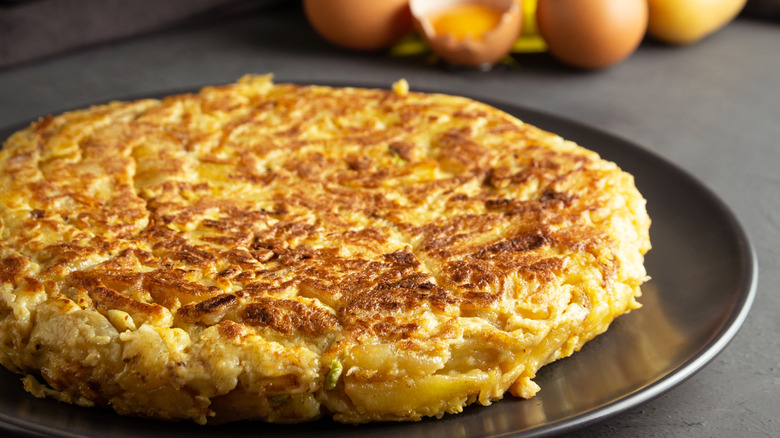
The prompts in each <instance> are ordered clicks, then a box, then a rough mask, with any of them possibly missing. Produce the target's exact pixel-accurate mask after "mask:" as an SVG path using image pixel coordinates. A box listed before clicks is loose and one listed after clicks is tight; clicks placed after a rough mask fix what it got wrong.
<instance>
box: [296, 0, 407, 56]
mask: <svg viewBox="0 0 780 438" xmlns="http://www.w3.org/2000/svg"><path fill="white" fill-rule="evenodd" d="M303 8H304V11H305V13H306V17H307V18H308V20H309V23H310V24H311V25H312V27H313V28H314V30H316V31H317V33H319V34H320V35H321V36H322V37H323V38H325V39H326V40H328V41H330V42H331V43H333V44H336V45H338V46H341V47H345V48H348V49H353V50H366V51H370V50H380V49H385V48H388V47H390V46H392V45H393V44H395V43H396V42H398V41H399V40H400V39H401V38H402V37H403V36H404V35H406V34H407V33H409V32H410V31H411V29H412V18H411V14H410V12H409V0H303Z"/></svg>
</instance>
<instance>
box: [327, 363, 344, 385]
mask: <svg viewBox="0 0 780 438" xmlns="http://www.w3.org/2000/svg"><path fill="white" fill-rule="evenodd" d="M342 370H344V367H343V366H342V365H341V362H339V361H337V360H336V359H333V362H331V363H330V372H329V373H328V377H327V378H326V380H325V389H333V388H335V387H336V383H337V382H338V381H339V377H340V376H341V371H342Z"/></svg>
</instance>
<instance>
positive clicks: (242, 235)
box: [0, 75, 650, 423]
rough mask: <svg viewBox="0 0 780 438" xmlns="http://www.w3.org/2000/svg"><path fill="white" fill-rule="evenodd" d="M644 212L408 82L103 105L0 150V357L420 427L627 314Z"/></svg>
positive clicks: (628, 194)
mask: <svg viewBox="0 0 780 438" xmlns="http://www.w3.org/2000/svg"><path fill="white" fill-rule="evenodd" d="M649 226H650V219H649V218H648V216H647V213H646V210H645V200H644V199H643V197H642V196H641V194H640V193H639V192H638V191H637V189H636V187H635V185H634V181H633V177H632V176H631V175H630V174H628V173H626V172H624V171H622V170H621V169H619V168H618V166H617V165H615V164H614V163H611V162H608V161H606V160H603V159H601V158H600V157H599V156H598V155H597V154H596V153H595V152H592V151H589V150H586V149H584V148H582V147H580V146H578V145H576V144H574V143H573V142H571V141H567V140H565V139H563V138H561V137H559V136H557V135H555V134H552V133H549V132H545V131H543V130H541V129H538V128H536V127H534V126H532V125H529V124H526V123H523V122H522V121H520V120H518V119H516V118H515V117H513V116H511V115H509V114H506V113H504V112H502V111H499V110H497V109H495V108H493V107H491V106H488V105H486V104H483V103H479V102H476V101H474V100H471V99H467V98H463V97H456V96H448V95H442V94H427V93H418V92H410V91H409V90H408V85H407V84H406V83H405V82H404V81H399V82H398V83H397V84H395V85H394V87H393V89H392V90H378V89H363V88H334V87H325V86H304V85H295V84H276V83H274V82H273V80H272V78H271V77H270V76H269V75H266V76H246V77H244V78H242V79H241V80H240V81H238V82H237V83H234V84H230V85H225V86H214V87H206V88H203V89H202V90H200V91H199V92H197V93H191V94H181V95H175V96H170V97H167V98H164V99H161V100H156V99H144V100H138V101H132V102H111V103H108V104H104V105H97V106H93V107H90V108H87V109H83V110H77V111H71V112H67V113H65V114H61V115H57V116H49V117H45V118H42V119H40V120H38V121H36V122H34V123H32V124H31V125H30V126H29V127H28V128H27V129H24V130H22V131H19V132H17V133H15V134H14V135H12V136H11V137H10V138H9V139H7V140H6V141H5V143H4V146H3V149H2V151H0V363H2V365H4V366H5V367H6V368H8V369H9V370H12V371H14V372H17V373H20V374H22V375H23V376H24V377H23V383H24V386H25V388H26V389H27V390H28V391H30V392H31V393H32V394H34V395H35V396H39V397H43V396H49V397H55V398H57V399H59V400H62V401H65V402H69V403H76V404H80V405H85V406H90V405H100V406H108V407H110V408H112V409H114V410H115V411H116V412H118V413H119V414H123V415H133V416H143V417H152V418H159V419H170V420H178V419H189V420H193V421H195V422H197V423H207V422H208V423H220V422H228V421H234V420H242V419H259V420H264V421H273V422H297V421H307V420H312V419H316V418H319V417H321V416H323V415H324V416H332V417H333V418H334V419H335V420H336V421H340V422H347V423H360V422H369V421H388V420H389V421H395V420H418V419H420V418H422V417H427V416H434V417H440V416H442V415H444V414H445V413H457V412H460V411H461V410H462V409H463V407H464V406H466V405H468V404H470V403H480V404H483V405H487V404H490V403H491V402H493V401H495V400H497V399H500V398H502V397H503V395H504V394H505V393H506V392H507V391H508V392H510V393H511V394H513V395H515V396H519V397H526V398H529V397H532V396H533V395H534V394H535V393H536V392H537V391H538V389H539V387H538V386H537V385H536V384H535V383H534V382H533V380H532V379H533V378H534V376H535V375H536V372H537V371H538V370H539V368H540V367H542V366H543V365H545V364H547V363H549V362H551V361H554V360H556V359H559V358H562V357H566V356H569V355H571V354H572V353H573V352H574V351H576V350H578V349H579V348H580V347H582V345H583V344H584V343H585V342H586V341H588V340H590V339H592V338H593V337H594V336H596V335H598V334H599V333H602V332H604V331H605V330H606V329H607V327H608V326H609V324H610V322H612V321H613V319H614V318H616V317H617V316H619V315H621V314H623V313H626V312H628V311H630V310H632V309H635V308H637V307H638V306H639V305H638V303H637V301H636V297H638V296H639V295H640V286H641V284H642V283H643V282H644V281H646V279H647V275H646V272H645V269H644V266H643V257H644V254H645V253H646V252H647V251H648V250H649V249H650V241H649V237H648V229H649Z"/></svg>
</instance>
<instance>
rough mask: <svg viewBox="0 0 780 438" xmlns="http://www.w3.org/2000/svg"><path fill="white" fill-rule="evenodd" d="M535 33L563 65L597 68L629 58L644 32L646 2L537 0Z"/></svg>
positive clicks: (626, 0)
mask: <svg viewBox="0 0 780 438" xmlns="http://www.w3.org/2000/svg"><path fill="white" fill-rule="evenodd" d="M536 18H537V25H538V27H539V33H540V34H541V36H542V38H544V40H545V42H546V43H547V46H548V48H549V51H550V54H552V55H553V56H554V57H555V58H557V59H558V60H560V61H561V62H563V63H565V64H569V65H571V66H574V67H578V68H582V69H598V68H604V67H607V66H610V65H613V64H616V63H618V62H620V61H622V60H623V59H625V58H627V57H628V56H629V55H631V54H632V53H633V52H634V51H635V50H636V49H637V47H638V46H639V44H640V43H641V42H642V39H643V38H644V36H645V33H646V31H647V0H539V3H538V5H537V9H536Z"/></svg>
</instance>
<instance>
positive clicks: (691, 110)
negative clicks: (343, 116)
mask: <svg viewBox="0 0 780 438" xmlns="http://www.w3.org/2000/svg"><path fill="white" fill-rule="evenodd" d="M0 44H2V42H0ZM517 59H518V61H519V62H518V64H519V65H518V66H516V67H515V68H504V67H501V68H496V69H493V70H492V71H489V72H475V71H462V70H453V69H448V68H443V67H442V66H439V65H430V64H428V63H426V62H425V61H424V59H421V58H393V57H388V56H386V55H383V54H357V53H352V52H346V51H342V50H339V49H337V48H334V47H332V46H330V45H328V44H327V43H325V42H323V41H322V40H320V39H319V38H318V37H317V36H316V35H315V34H314V33H313V32H312V31H311V30H310V28H309V27H308V25H307V24H306V22H305V20H304V18H303V15H302V13H301V11H300V10H299V9H297V8H275V9H271V10H268V11H265V12H264V13H256V14H249V15H246V16H243V17H240V18H234V19H231V20H229V21H221V22H218V23H212V24H209V25H201V26H197V27H195V26H185V27H180V28H177V29H175V30H169V31H164V32H159V33H156V34H153V35H148V36H144V37H139V38H135V39H132V40H125V41H121V42H116V43H113V44H109V45H101V46H98V47H92V48H88V49H83V50H79V51H75V52H70V53H67V54H64V55H61V56H58V57H54V58H49V59H45V60H42V61H36V62H33V63H28V64H25V65H21V66H17V67H13V68H7V69H4V70H0V125H2V126H9V125H14V124H18V123H23V122H27V121H29V120H30V119H33V118H35V117H38V116H41V115H45V114H48V113H52V112H55V113H56V112H58V111H61V110H64V109H69V108H73V107H79V106H84V105H87V104H91V103H95V102H102V101H106V100H110V99H114V98H118V97H122V98H123V97H128V96H129V97H132V96H144V95H149V94H156V93H159V92H166V91H169V90H181V89H190V88H194V87H199V86H202V85H207V84H218V83H227V82H232V81H234V80H235V79H237V78H238V77H240V76H242V75H244V74H246V73H266V72H273V73H274V74H275V76H276V78H277V80H278V81H296V82H307V83H355V84H374V85H384V86H389V85H390V84H391V83H392V82H393V81H395V80H396V79H398V78H406V79H407V80H408V81H409V82H410V84H411V86H412V88H413V89H414V88H424V89H428V90H438V91H444V92H448V93H453V94H458V93H461V94H464V93H465V94H468V95H471V96H476V97H478V98H483V99H487V100H495V101H499V102H509V103H514V104H518V105H522V106H525V107H530V108H534V109H538V110H541V111H545V112H549V113H553V114H556V115H560V116H563V117H567V118H570V119H573V120H577V121H580V122H583V123H586V124H589V125H592V126H595V127H598V128H599V129H602V130H604V131H607V132H610V133H613V134H615V135H617V136H619V137H623V138H626V139H629V140H631V141H633V142H635V143H637V144H640V145H643V146H644V147H646V148H648V149H650V150H652V151H654V152H656V153H657V154H659V155H662V156H664V157H666V158H668V159H669V160H671V161H673V162H675V163H677V164H678V165H679V166H681V167H682V168H684V169H686V170H687V171H688V172H690V173H691V174H692V175H693V176H695V177H696V178H698V179H700V180H701V181H702V182H703V183H704V184H705V185H706V186H708V187H709V188H710V189H712V190H713V191H714V192H715V193H717V194H718V195H719V196H720V197H721V198H722V200H723V201H724V202H725V203H726V204H727V205H728V206H729V207H730V208H731V209H732V210H733V211H734V212H735V213H736V215H737V216H738V218H739V220H740V221H741V222H742V224H743V226H744V227H745V229H746V230H747V232H748V234H749V235H750V237H751V239H752V241H753V243H754V245H755V249H756V252H757V254H758V259H759V284H758V295H757V297H756V300H755V303H754V305H753V308H752V311H751V312H750V315H749V316H748V319H747V321H746V323H745V324H744V326H743V328H742V329H741V330H740V332H739V333H738V334H737V336H736V337H735V339H734V340H733V341H732V342H731V343H730V344H729V346H728V347H727V348H726V349H725V350H724V351H723V352H722V353H721V354H720V355H718V356H717V357H716V358H715V359H714V360H713V361H712V362H711V363H710V364H709V365H707V366H706V367H705V368H704V369H703V370H702V371H700V372H699V373H697V374H696V375H694V376H693V377H692V378H690V379H689V380H687V381H686V382H684V383H683V384H682V385H680V386H678V387H677V388H675V389H673V390H672V391H670V392H668V393H666V394H665V395H663V396H661V397H659V398H657V399H655V400H652V401H651V402H649V403H647V404H645V405H643V406H640V407H637V408H635V409H633V410H631V411H629V412H627V413H625V414H623V415H620V416H618V417H615V418H612V419H610V420H608V421H605V422H603V423H599V424H596V425H593V426H590V427H588V428H586V429H583V430H581V431H579V432H577V433H576V434H575V435H576V436H583V437H588V436H599V437H601V436H610V437H611V436H614V437H624V436H641V437H644V436H661V437H683V436H684V437H689V436H697V437H698V436H701V437H732V436H739V437H777V436H780V419H779V418H778V413H780V371H779V370H778V366H779V364H778V357H779V354H778V353H779V352H780V337H779V336H778V332H780V330H779V329H780V322H778V321H780V318H778V316H777V314H778V312H779V311H780V293H778V290H777V286H776V285H777V284H780V170H779V169H780V24H778V23H770V22H763V21H757V20H751V19H744V18H741V19H738V20H736V21H735V22H733V23H732V24H730V25H729V26H728V27H726V28H725V29H723V30H721V31H720V32H718V33H716V34H714V35H712V36H710V37H709V38H707V39H705V40H704V41H701V42H699V43H698V44H695V45H691V46H687V47H679V48H672V47H667V46H663V45H659V44H656V43H653V42H650V41H646V42H645V43H644V44H643V45H642V46H641V47H640V48H639V50H638V51H637V52H636V53H635V54H634V55H633V56H631V57H630V58H629V59H628V60H626V61H625V62H623V63H621V64H619V65H617V66H615V67H613V68H610V69H608V70H604V71H599V72H580V71H575V70H571V69H568V68H565V67H562V66H561V65H559V64H558V63H556V62H554V61H552V60H551V59H549V58H548V57H547V56H546V55H524V56H518V57H517Z"/></svg>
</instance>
